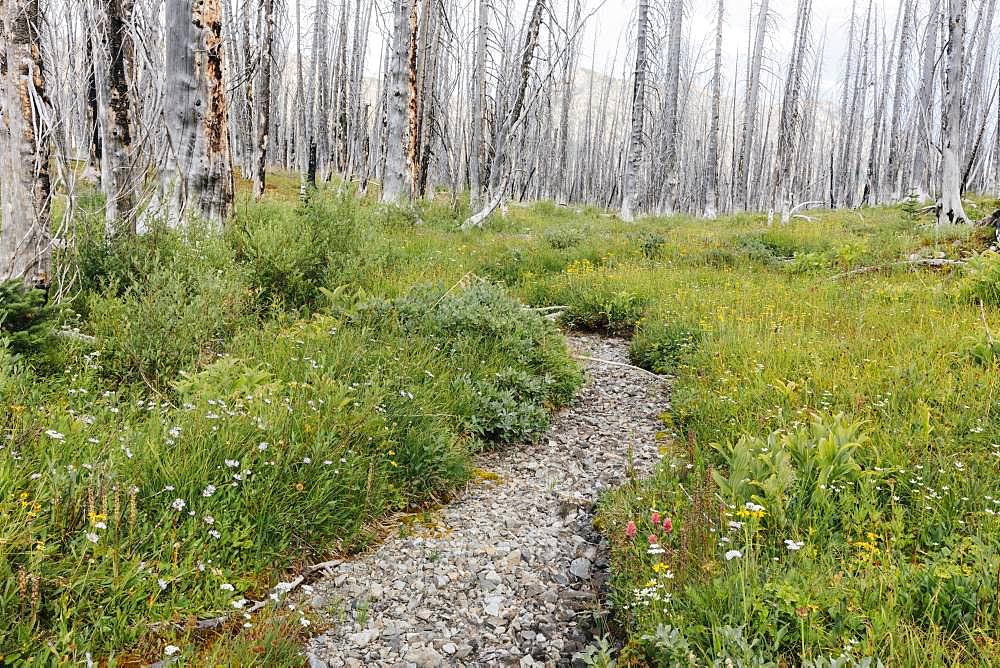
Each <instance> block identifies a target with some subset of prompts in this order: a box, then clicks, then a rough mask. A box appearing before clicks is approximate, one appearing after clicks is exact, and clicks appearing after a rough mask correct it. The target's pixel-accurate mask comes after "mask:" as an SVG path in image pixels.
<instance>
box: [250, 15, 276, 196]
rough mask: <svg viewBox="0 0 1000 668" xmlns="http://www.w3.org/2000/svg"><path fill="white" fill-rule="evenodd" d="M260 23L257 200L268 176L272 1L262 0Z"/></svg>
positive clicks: (255, 118)
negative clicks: (266, 170) (266, 171)
mask: <svg viewBox="0 0 1000 668" xmlns="http://www.w3.org/2000/svg"><path fill="white" fill-rule="evenodd" d="M260 24H261V28H262V34H261V47H260V56H259V63H258V77H259V81H260V85H259V87H258V89H257V95H256V96H255V98H254V99H255V101H256V105H257V110H256V113H255V114H254V169H253V196H254V198H255V199H257V200H260V198H261V197H263V196H264V183H265V180H266V179H267V175H266V173H265V169H266V168H267V147H268V139H269V132H270V126H271V65H272V63H273V61H274V51H273V50H274V0H261V3H260Z"/></svg>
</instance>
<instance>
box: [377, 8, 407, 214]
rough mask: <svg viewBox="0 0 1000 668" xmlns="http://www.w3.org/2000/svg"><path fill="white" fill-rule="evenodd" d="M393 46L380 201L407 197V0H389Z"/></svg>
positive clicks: (396, 200)
mask: <svg viewBox="0 0 1000 668" xmlns="http://www.w3.org/2000/svg"><path fill="white" fill-rule="evenodd" d="M392 11H393V19H394V22H393V27H394V29H393V45H392V57H391V59H390V60H389V71H388V87H387V88H388V91H387V93H388V101H387V107H388V109H387V112H386V125H387V127H386V137H385V141H386V157H385V176H384V177H383V179H382V201H383V202H392V203H398V202H399V201H400V200H401V199H404V198H406V197H407V193H408V192H409V190H410V189H409V188H408V187H407V173H408V170H407V169H406V153H407V152H406V136H407V135H406V113H407V107H408V106H409V105H408V100H409V97H408V96H409V86H408V85H407V73H406V69H407V54H408V53H409V49H410V0H393V10H392Z"/></svg>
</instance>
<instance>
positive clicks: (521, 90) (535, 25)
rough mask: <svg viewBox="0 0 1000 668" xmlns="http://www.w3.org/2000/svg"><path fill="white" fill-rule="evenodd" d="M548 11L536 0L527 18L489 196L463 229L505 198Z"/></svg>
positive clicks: (479, 221)
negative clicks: (514, 135) (511, 148)
mask: <svg viewBox="0 0 1000 668" xmlns="http://www.w3.org/2000/svg"><path fill="white" fill-rule="evenodd" d="M544 13H545V0H536V1H535V7H534V9H533V10H532V12H531V19H530V20H529V22H528V30H527V34H526V35H525V38H524V51H523V52H522V53H521V70H520V75H521V76H520V77H519V81H518V87H517V93H516V95H515V96H514V103H513V105H512V106H511V109H510V112H509V113H508V114H507V118H506V120H504V123H503V125H502V126H500V130H499V132H498V133H497V141H496V147H495V152H494V154H493V163H492V165H491V167H490V192H491V195H490V200H489V202H488V203H487V204H486V205H485V206H484V207H483V208H482V209H481V210H480V211H479V212H477V213H476V214H474V215H472V216H470V217H469V218H467V219H466V220H465V222H463V223H462V229H470V228H472V227H481V226H482V224H483V223H484V222H485V221H486V219H487V218H488V217H489V216H490V214H491V213H493V212H494V211H496V210H497V208H498V207H499V206H500V205H501V203H502V202H503V198H504V196H505V194H506V191H507V180H508V174H507V170H506V169H505V167H506V166H507V164H506V163H507V158H508V156H507V153H508V148H509V144H510V137H511V134H512V133H513V132H514V131H515V129H516V127H517V125H518V123H519V122H520V121H521V115H522V113H523V112H524V99H525V95H526V94H527V92H528V81H529V80H530V79H531V70H532V68H531V63H532V61H533V60H534V58H535V49H536V48H537V46H538V33H539V31H540V30H541V27H542V16H543V15H544Z"/></svg>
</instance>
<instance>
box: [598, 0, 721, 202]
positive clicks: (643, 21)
mask: <svg viewBox="0 0 1000 668" xmlns="http://www.w3.org/2000/svg"><path fill="white" fill-rule="evenodd" d="M720 1H721V0H720ZM648 31H649V0H639V20H638V24H637V34H636V55H635V78H634V83H633V84H632V132H631V136H630V138H629V145H628V157H627V158H626V160H625V178H624V179H623V181H622V206H621V214H620V215H621V219H622V220H624V221H626V222H631V221H632V220H634V218H635V213H634V210H635V206H636V203H637V200H638V196H639V166H640V165H641V164H642V145H643V141H644V136H643V127H644V125H645V120H646V70H647V67H648V65H647V62H646V61H647V58H648V54H647V48H648ZM591 84H593V73H591Z"/></svg>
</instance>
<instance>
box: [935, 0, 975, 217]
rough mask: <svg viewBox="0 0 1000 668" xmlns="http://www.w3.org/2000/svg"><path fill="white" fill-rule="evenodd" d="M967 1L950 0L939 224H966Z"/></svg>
mask: <svg viewBox="0 0 1000 668" xmlns="http://www.w3.org/2000/svg"><path fill="white" fill-rule="evenodd" d="M965 21H966V0H948V43H947V45H946V46H945V73H944V81H943V83H944V87H943V98H942V103H941V199H940V200H938V203H937V222H938V225H941V224H944V223H965V222H968V216H966V215H965V209H964V208H963V207H962V169H961V159H962V158H961V154H962V81H963V79H964V69H965Z"/></svg>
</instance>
